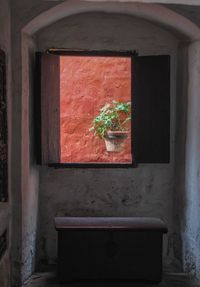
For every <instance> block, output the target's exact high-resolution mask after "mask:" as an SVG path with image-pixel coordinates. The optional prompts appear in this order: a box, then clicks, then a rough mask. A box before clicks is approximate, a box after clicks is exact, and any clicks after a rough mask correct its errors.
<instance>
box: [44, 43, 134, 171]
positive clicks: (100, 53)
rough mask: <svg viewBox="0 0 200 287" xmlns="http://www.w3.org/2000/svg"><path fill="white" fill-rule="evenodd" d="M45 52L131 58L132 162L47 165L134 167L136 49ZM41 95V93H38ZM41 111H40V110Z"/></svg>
mask: <svg viewBox="0 0 200 287" xmlns="http://www.w3.org/2000/svg"><path fill="white" fill-rule="evenodd" d="M46 53H47V54H52V55H57V56H79V57H81V56H83V57H84V56H91V57H92V56H93V57H94V56H95V57H125V58H130V59H131V106H132V109H131V154H132V162H131V163H109V162H108V163H101V162H100V163H95V162H94V163H84V162H83V163H81V162H80V163H69V162H66V163H61V162H59V163H48V164H47V165H48V167H54V168H57V169H59V168H135V167H137V164H136V162H135V158H134V143H133V134H134V124H133V119H134V114H133V111H134V87H135V77H134V75H135V65H134V59H135V58H136V57H137V56H138V53H137V51H135V50H134V51H111V50H101V51H99V50H68V49H55V48H51V49H48V50H46ZM40 97H42V95H40ZM41 112H42V111H41Z"/></svg>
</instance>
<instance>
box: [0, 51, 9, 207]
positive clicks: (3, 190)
mask: <svg viewBox="0 0 200 287" xmlns="http://www.w3.org/2000/svg"><path fill="white" fill-rule="evenodd" d="M7 200H8V133H7V100H6V56H5V53H4V51H2V50H1V49H0V202H5V201H7Z"/></svg>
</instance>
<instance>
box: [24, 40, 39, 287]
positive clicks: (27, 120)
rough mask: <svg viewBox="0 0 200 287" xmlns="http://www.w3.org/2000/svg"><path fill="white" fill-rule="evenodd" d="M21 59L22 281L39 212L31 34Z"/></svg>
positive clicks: (31, 258)
mask: <svg viewBox="0 0 200 287" xmlns="http://www.w3.org/2000/svg"><path fill="white" fill-rule="evenodd" d="M22 53H23V61H22V67H23V70H22V93H23V97H24V101H23V103H22V109H23V111H24V112H23V114H22V135H23V136H22V151H23V153H22V170H23V177H24V180H23V184H22V262H23V266H22V281H24V280H25V279H27V278H28V277H29V276H30V275H31V274H32V273H33V271H34V267H35V244H36V228H37V214H38V213H37V211H38V186H39V172H38V166H37V165H36V159H35V145H34V105H33V103H34V101H33V97H34V96H33V93H34V87H33V86H34V60H35V45H34V41H33V40H32V38H31V37H29V36H27V35H23V46H22Z"/></svg>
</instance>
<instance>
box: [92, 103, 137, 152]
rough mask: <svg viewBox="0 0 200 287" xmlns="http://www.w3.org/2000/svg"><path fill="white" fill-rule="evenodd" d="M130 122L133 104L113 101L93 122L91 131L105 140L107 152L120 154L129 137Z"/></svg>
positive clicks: (106, 105)
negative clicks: (128, 125) (128, 124)
mask: <svg viewBox="0 0 200 287" xmlns="http://www.w3.org/2000/svg"><path fill="white" fill-rule="evenodd" d="M130 120H131V103H130V102H118V101H112V103H106V104H105V106H104V107H103V108H101V109H100V113H99V114H98V116H96V117H95V118H94V119H93V121H92V127H91V128H90V131H92V132H93V133H94V135H95V136H98V137H99V138H100V139H104V140H105V144H106V149H107V151H109V152H119V151H121V150H122V149H123V146H124V140H125V139H126V138H127V137H128V132H129V131H128V127H127V123H128V122H129V121H130Z"/></svg>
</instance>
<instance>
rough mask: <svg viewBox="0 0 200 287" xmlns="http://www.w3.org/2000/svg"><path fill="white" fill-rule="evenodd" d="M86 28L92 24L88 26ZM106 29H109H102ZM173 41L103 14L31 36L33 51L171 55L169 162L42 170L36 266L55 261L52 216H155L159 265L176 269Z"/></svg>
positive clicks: (143, 25)
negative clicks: (161, 243)
mask: <svg viewBox="0 0 200 287" xmlns="http://www.w3.org/2000/svg"><path fill="white" fill-rule="evenodd" d="M91 23H92V25H91ZM108 27H109V28H108ZM177 44H178V41H177V39H176V38H175V37H174V36H173V35H172V34H170V33H169V32H167V31H165V30H163V29H161V28H159V27H157V26H155V25H153V24H151V23H149V22H146V21H144V20H141V19H137V18H133V17H130V16H123V15H112V14H105V13H88V14H80V15H77V16H73V17H70V18H68V19H65V20H62V21H60V22H58V23H56V24H54V25H52V26H50V27H48V28H45V29H44V30H42V31H40V32H39V33H38V34H37V45H38V49H39V50H45V49H46V48H49V47H66V48H71V49H73V48H74V49H76V48H79V49H100V50H101V49H102V50H105V49H108V50H110V49H113V50H127V49H131V50H134V49H137V50H139V53H140V55H156V54H170V55H171V163H170V164H163V165H162V164H157V165H153V164H146V165H140V166H139V167H138V168H136V169H66V170H55V169H53V168H48V167H43V168H42V169H41V173H40V215H39V221H40V226H39V241H38V258H37V259H38V267H41V264H43V263H54V262H55V259H56V232H55V230H54V225H53V218H54V217H55V216H58V215H59V216H61V215H69V216H87V215H88V216H89V215H91V216H139V215H140V216H158V217H160V218H162V219H163V220H165V221H166V223H167V225H168V227H169V235H168V237H166V238H165V249H164V258H165V259H164V263H165V266H167V267H169V266H172V265H173V264H175V265H176V263H177V262H176V260H174V258H173V256H174V253H173V252H174V251H173V217H172V216H173V214H172V210H173V192H174V128H175V113H174V112H175V98H176V89H175V85H176V84H175V83H176V53H177Z"/></svg>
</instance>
